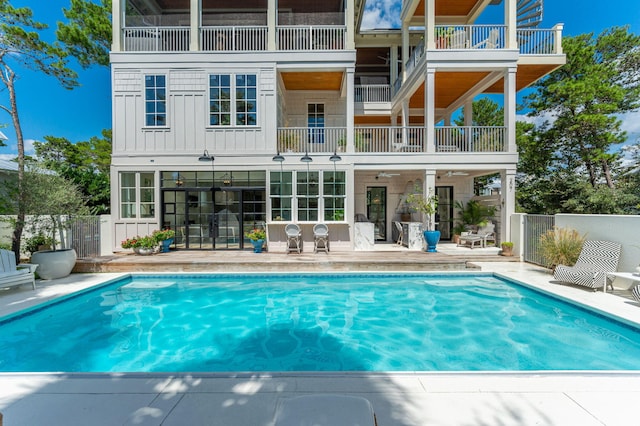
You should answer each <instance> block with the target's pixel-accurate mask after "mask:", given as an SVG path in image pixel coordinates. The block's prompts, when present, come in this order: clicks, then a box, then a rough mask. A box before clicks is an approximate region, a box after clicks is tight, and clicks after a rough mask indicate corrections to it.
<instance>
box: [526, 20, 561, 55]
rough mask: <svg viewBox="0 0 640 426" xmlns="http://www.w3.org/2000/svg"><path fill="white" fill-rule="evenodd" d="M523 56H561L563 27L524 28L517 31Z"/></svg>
mask: <svg viewBox="0 0 640 426" xmlns="http://www.w3.org/2000/svg"><path fill="white" fill-rule="evenodd" d="M517 38H518V47H519V48H520V54H521V55H553V54H561V53H562V46H561V43H560V41H561V38H562V27H561V26H560V28H558V26H556V27H555V28H552V29H550V30H548V29H539V28H523V29H518V31H517Z"/></svg>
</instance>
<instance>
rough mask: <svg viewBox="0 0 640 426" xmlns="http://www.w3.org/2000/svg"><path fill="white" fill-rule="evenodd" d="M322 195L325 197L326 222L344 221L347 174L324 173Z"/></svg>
mask: <svg viewBox="0 0 640 426" xmlns="http://www.w3.org/2000/svg"><path fill="white" fill-rule="evenodd" d="M322 193H323V195H324V220H325V221H332V220H335V221H342V220H344V201H345V198H346V183H345V172H324V173H323V191H322Z"/></svg>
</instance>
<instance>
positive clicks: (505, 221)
mask: <svg viewBox="0 0 640 426" xmlns="http://www.w3.org/2000/svg"><path fill="white" fill-rule="evenodd" d="M500 180H501V182H502V183H501V191H500V192H501V194H502V206H501V207H502V208H501V211H500V240H501V241H500V242H502V241H513V239H512V238H511V215H512V214H514V213H515V211H516V170H515V168H514V169H507V170H502V171H501V172H500ZM496 243H497V242H496Z"/></svg>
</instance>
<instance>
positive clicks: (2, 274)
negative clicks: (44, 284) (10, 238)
mask: <svg viewBox="0 0 640 426" xmlns="http://www.w3.org/2000/svg"><path fill="white" fill-rule="evenodd" d="M37 267H38V265H35V264H31V263H22V264H20V265H16V255H15V253H14V252H12V251H9V250H3V249H0V288H8V287H17V286H21V285H22V284H27V283H30V284H31V287H32V288H33V289H34V290H35V289H36V278H35V275H34V272H35V271H36V268H37Z"/></svg>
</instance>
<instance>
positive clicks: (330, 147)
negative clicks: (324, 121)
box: [278, 126, 506, 153]
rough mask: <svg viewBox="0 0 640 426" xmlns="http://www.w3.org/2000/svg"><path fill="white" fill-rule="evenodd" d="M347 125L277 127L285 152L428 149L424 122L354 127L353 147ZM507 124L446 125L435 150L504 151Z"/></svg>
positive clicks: (437, 136)
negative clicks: (403, 125) (349, 141)
mask: <svg viewBox="0 0 640 426" xmlns="http://www.w3.org/2000/svg"><path fill="white" fill-rule="evenodd" d="M346 135H347V129H346V128H345V127H324V128H308V127H281V128H278V150H279V151H280V152H282V153H286V152H296V153H303V152H309V153H332V152H334V151H338V152H347V153H354V152H355V153H386V152H389V153H391V152H396V153H421V152H427V151H428V149H427V144H426V141H425V129H424V127H423V126H406V127H402V126H367V127H356V128H354V129H353V144H354V146H353V149H350V148H349V147H347V146H346V142H347V137H346ZM505 135H506V127H502V126H495V127H491V126H446V127H436V128H435V152H436V153H469V152H505V151H506V143H505Z"/></svg>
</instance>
